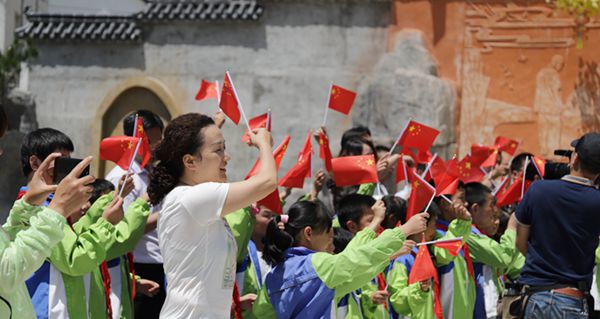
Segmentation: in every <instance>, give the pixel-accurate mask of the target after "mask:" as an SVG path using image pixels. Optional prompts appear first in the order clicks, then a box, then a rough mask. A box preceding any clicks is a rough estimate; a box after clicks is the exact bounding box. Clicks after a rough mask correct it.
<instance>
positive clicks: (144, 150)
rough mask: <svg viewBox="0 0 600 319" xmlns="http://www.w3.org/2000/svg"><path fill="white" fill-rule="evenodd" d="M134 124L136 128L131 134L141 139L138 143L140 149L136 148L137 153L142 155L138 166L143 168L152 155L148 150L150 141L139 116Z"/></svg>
mask: <svg viewBox="0 0 600 319" xmlns="http://www.w3.org/2000/svg"><path fill="white" fill-rule="evenodd" d="M136 125H137V128H136V130H135V134H133V136H134V137H139V138H141V139H142V144H141V145H140V149H139V150H138V155H139V156H141V157H142V163H140V166H141V167H142V168H144V167H145V166H146V164H148V162H149V161H150V158H151V157H152V154H151V150H150V141H148V136H147V135H146V132H145V131H144V125H143V123H142V120H141V119H140V118H139V117H138V121H137V124H136Z"/></svg>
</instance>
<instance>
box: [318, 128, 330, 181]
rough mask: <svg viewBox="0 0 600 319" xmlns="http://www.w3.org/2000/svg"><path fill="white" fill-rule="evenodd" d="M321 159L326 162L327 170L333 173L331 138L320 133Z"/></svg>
mask: <svg viewBox="0 0 600 319" xmlns="http://www.w3.org/2000/svg"><path fill="white" fill-rule="evenodd" d="M319 157H320V158H322V159H323V161H324V162H325V169H326V170H327V171H328V172H331V170H332V169H333V167H332V166H331V159H332V158H333V156H331V149H330V148H329V138H328V137H327V135H325V134H324V133H323V132H319Z"/></svg>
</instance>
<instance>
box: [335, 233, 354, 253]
mask: <svg viewBox="0 0 600 319" xmlns="http://www.w3.org/2000/svg"><path fill="white" fill-rule="evenodd" d="M353 237H354V234H352V233H351V232H350V231H348V230H345V229H344V228H339V227H336V228H334V229H333V253H334V254H339V253H341V252H342V251H344V249H346V246H348V243H350V241H351V240H352V238H353Z"/></svg>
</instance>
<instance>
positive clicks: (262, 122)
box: [242, 113, 271, 143]
mask: <svg viewBox="0 0 600 319" xmlns="http://www.w3.org/2000/svg"><path fill="white" fill-rule="evenodd" d="M267 122H269V113H265V114H261V115H259V116H256V117H253V118H251V119H250V120H248V124H249V125H250V129H251V130H255V129H257V128H266V129H268V130H269V131H270V130H271V129H270V127H267V125H268V124H270V123H267ZM269 126H270V125H269ZM249 141H250V135H248V130H246V131H245V132H244V136H242V142H244V143H248V142H249Z"/></svg>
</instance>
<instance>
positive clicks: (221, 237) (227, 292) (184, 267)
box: [158, 183, 237, 319]
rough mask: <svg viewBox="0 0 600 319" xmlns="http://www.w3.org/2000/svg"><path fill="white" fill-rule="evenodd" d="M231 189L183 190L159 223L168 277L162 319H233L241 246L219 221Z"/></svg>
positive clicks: (169, 199)
mask: <svg viewBox="0 0 600 319" xmlns="http://www.w3.org/2000/svg"><path fill="white" fill-rule="evenodd" d="M228 190H229V184H225V183H203V184H199V185H196V186H179V187H176V188H175V189H173V190H172V191H171V192H170V193H169V194H168V195H167V196H166V197H165V199H164V200H163V204H162V211H161V213H160V216H159V221H158V236H159V238H160V250H161V252H162V256H163V260H164V264H163V265H164V268H165V273H166V275H167V282H168V284H167V299H166V301H165V304H164V306H163V308H162V310H161V312H160V317H161V318H190V319H191V318H194V319H196V318H219V319H221V318H229V316H230V311H231V298H232V293H233V285H234V282H235V268H236V254H237V246H236V243H235V238H234V237H233V234H232V233H231V230H230V229H229V226H227V223H226V222H225V221H224V220H223V218H221V210H222V209H223V205H224V204H225V199H226V198H227V191H228Z"/></svg>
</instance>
